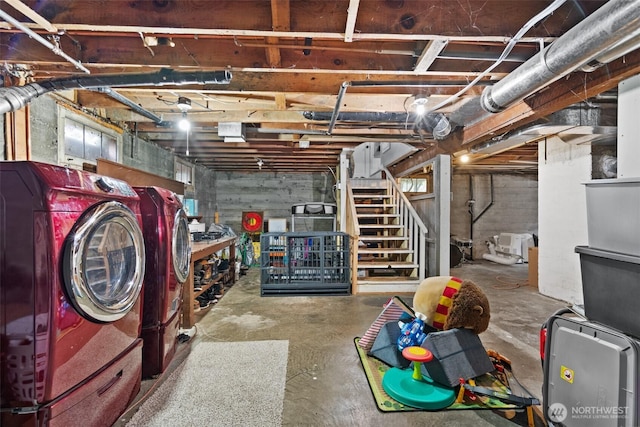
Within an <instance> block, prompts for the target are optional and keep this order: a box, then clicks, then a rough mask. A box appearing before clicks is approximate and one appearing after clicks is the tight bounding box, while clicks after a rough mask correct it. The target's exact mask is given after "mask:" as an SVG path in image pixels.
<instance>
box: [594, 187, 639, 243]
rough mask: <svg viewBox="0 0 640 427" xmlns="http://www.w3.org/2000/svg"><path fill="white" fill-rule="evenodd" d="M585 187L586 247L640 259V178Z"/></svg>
mask: <svg viewBox="0 0 640 427" xmlns="http://www.w3.org/2000/svg"><path fill="white" fill-rule="evenodd" d="M585 186H586V196H587V232H588V239H589V247H592V248H597V249H603V250H606V251H613V252H620V253H623V254H629V255H635V256H640V178H626V179H601V180H594V181H590V182H588V183H586V184H585Z"/></svg>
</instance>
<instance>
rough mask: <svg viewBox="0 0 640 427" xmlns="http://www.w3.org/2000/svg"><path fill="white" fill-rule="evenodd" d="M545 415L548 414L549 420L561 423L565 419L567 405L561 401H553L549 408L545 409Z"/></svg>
mask: <svg viewBox="0 0 640 427" xmlns="http://www.w3.org/2000/svg"><path fill="white" fill-rule="evenodd" d="M547 412H548V413H547V415H548V416H549V421H553V422H554V423H561V422H563V421H564V420H565V419H567V414H568V413H569V412H568V411H567V407H566V406H564V405H563V404H562V403H554V404H553V405H551V406H549V410H548V411H547Z"/></svg>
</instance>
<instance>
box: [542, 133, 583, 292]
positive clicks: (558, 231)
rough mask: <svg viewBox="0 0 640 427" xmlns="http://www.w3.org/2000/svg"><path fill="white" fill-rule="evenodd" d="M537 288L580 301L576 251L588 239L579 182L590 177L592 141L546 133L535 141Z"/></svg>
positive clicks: (581, 183) (579, 280)
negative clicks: (580, 142) (571, 140)
mask: <svg viewBox="0 0 640 427" xmlns="http://www.w3.org/2000/svg"><path fill="white" fill-rule="evenodd" d="M538 153H539V154H538V229H539V230H538V231H539V246H540V248H539V254H538V289H539V290H540V293H542V294H544V295H548V296H550V297H553V298H556V299H560V300H564V301H568V302H570V303H579V304H581V303H582V301H583V300H582V278H581V273H580V257H579V256H578V254H576V253H575V247H576V246H578V245H586V244H587V209H586V198H585V188H584V185H583V183H585V182H587V181H589V180H590V179H591V145H588V144H587V145H570V144H567V143H565V142H563V141H562V140H560V139H559V138H547V141H546V142H545V141H540V143H539V145H538Z"/></svg>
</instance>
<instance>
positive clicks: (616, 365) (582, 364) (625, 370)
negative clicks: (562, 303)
mask: <svg viewBox="0 0 640 427" xmlns="http://www.w3.org/2000/svg"><path fill="white" fill-rule="evenodd" d="M548 323H549V327H548V328H549V329H548V331H547V334H548V338H547V345H546V348H545V359H544V381H543V389H542V394H543V402H544V408H543V409H544V414H545V419H547V420H548V421H550V422H552V423H553V425H562V426H566V427H574V426H575V427H608V426H611V427H635V426H637V425H638V363H639V358H638V351H639V349H638V346H639V345H640V343H638V341H637V340H635V339H633V338H630V337H628V336H626V335H623V334H620V333H619V332H617V331H615V330H613V329H611V328H607V327H606V326H603V325H600V324H598V323H595V322H591V321H587V320H584V319H580V318H575V317H558V316H553V317H552V318H551V319H549V322H548ZM549 425H551V424H549Z"/></svg>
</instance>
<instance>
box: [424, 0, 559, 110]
mask: <svg viewBox="0 0 640 427" xmlns="http://www.w3.org/2000/svg"><path fill="white" fill-rule="evenodd" d="M566 1H567V0H555V1H554V2H553V3H551V4H550V5H549V6H547V7H546V8H545V9H544V10H543V11H542V12H540V13H538V14H537V15H536V16H534V17H533V18H531V19H530V20H529V21H528V22H527V23H526V24H524V25H523V26H522V28H520V30H519V31H518V32H517V33H516V35H515V36H513V37H512V38H511V39H510V40H509V43H508V44H507V46H506V47H505V48H504V50H503V51H502V54H501V55H500V57H498V59H497V60H496V62H494V63H493V64H492V65H490V66H489V67H488V68H487V69H486V70H484V71H483V72H482V73H480V74H479V75H478V76H477V77H476V78H475V79H473V81H472V82H471V83H469V84H468V85H467V86H465V87H464V88H462V89H460V91H459V92H457V93H455V94H454V95H451V96H450V97H449V98H447V99H445V100H444V101H442V102H440V103H439V104H437V105H436V106H434V107H432V108H430V109H429V110H428V111H427V112H428V113H430V112H433V111H436V110H438V109H440V108H442V107H444V106H446V105H448V104H450V103H452V102H454V101H456V100H457V99H458V98H460V96H461V95H463V94H464V93H466V92H467V91H468V90H469V89H471V88H472V87H473V86H475V85H476V83H478V82H479V81H480V80H481V79H483V78H484V77H485V76H486V75H487V74H489V73H490V72H491V71H493V69H495V68H496V67H497V66H498V65H500V64H501V63H502V62H503V61H504V60H505V58H506V57H507V55H509V53H511V50H513V48H514V47H515V45H516V43H518V41H519V40H520V39H521V38H522V37H523V36H524V35H525V34H526V33H527V31H529V30H530V29H531V27H533V26H534V25H535V24H537V23H538V22H539V21H541V20H542V19H544V18H546V17H548V16H549V15H551V14H552V13H553V12H555V10H556V9H558V8H559V7H560V6H562V5H563V4H564V3H565V2H566ZM425 114H426V113H425Z"/></svg>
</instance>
